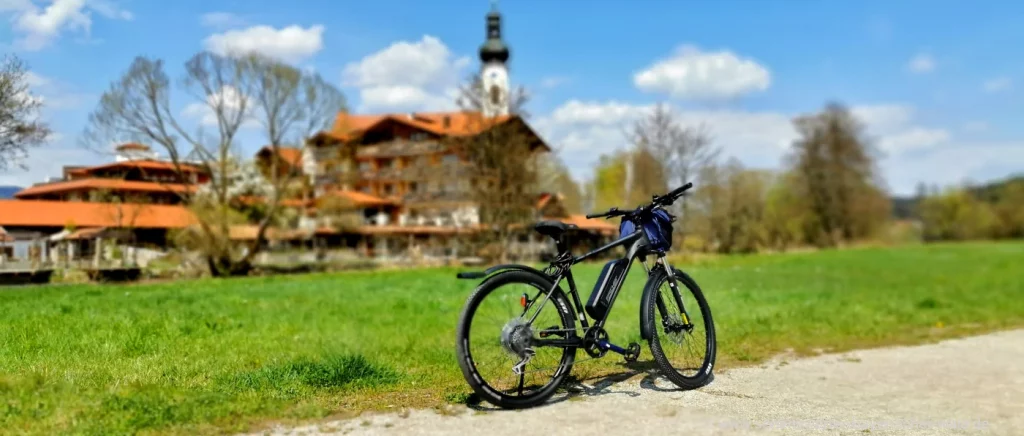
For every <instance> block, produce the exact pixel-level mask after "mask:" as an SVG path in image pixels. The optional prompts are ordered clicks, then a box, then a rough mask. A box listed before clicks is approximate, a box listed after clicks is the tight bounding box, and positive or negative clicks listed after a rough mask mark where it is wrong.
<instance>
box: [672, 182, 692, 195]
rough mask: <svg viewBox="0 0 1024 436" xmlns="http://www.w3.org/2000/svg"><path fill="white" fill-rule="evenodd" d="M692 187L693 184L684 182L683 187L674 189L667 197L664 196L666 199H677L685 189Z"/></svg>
mask: <svg viewBox="0 0 1024 436" xmlns="http://www.w3.org/2000/svg"><path fill="white" fill-rule="evenodd" d="M692 187H693V182H686V184H685V185H683V186H680V187H678V188H676V190H675V191H672V192H669V193H668V195H666V197H678V196H680V195H682V193H683V192H685V191H686V190H687V189H690V188H692Z"/></svg>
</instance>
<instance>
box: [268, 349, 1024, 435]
mask: <svg viewBox="0 0 1024 436" xmlns="http://www.w3.org/2000/svg"><path fill="white" fill-rule="evenodd" d="M605 358H616V357H615V356H606V357H605ZM652 379H653V377H650V376H647V377H644V376H643V375H638V376H637V377H634V378H632V379H630V380H627V381H621V382H611V381H605V382H599V383H598V386H589V387H587V388H586V391H587V393H585V394H583V395H581V396H577V397H573V398H572V399H569V400H566V401H558V400H557V398H556V399H553V404H550V405H547V406H542V407H538V408H535V409H531V410H525V411H479V410H470V409H467V408H466V407H458V408H452V409H449V410H447V411H446V412H445V413H443V414H440V413H438V412H435V411H431V410H425V411H413V412H411V413H395V414H383V415H372V416H371V415H367V416H364V417H362V418H357V419H354V420H348V421H337V422H331V423H324V424H318V425H312V426H307V427H300V428H294V429H276V430H275V431H274V432H273V433H275V434H294V435H298V434H339V435H340V434H348V435H363V434H394V435H466V436H468V435H486V436H500V435H516V436H521V435H532V434H619V433H622V434H686V435H710V434H722V435H725V434H729V435H733V434H801V435H802V434H829V435H834V434H857V435H861V434H867V433H870V434H873V435H874V434H928V435H931V434H936V435H938V434H943V435H945V434H986V435H1011V434H1017V435H1019V434H1022V432H1024V330H1014V331H1007V332H1000V333H994V334H989V335H984V336H975V337H970V338H965V339H956V340H949V341H944V342H941V343H938V344H930V345H923V346H915V347H899V348H882V349H873V350H860V351H854V352H848V353H842V354H836V355H825V356H819V357H813V358H805V359H794V360H789V361H787V360H784V359H781V358H780V359H775V360H773V361H772V362H769V363H767V364H764V365H761V366H759V367H752V368H740V369H734V370H729V371H723V372H721V373H718V374H716V378H715V380H714V382H713V383H711V384H710V385H708V386H706V387H704V388H702V389H700V390H697V391H689V392H682V391H677V390H667V389H663V388H664V387H666V385H665V383H667V381H664V380H658V381H656V382H653V383H652V382H651V381H650V380H652ZM673 428H675V430H673Z"/></svg>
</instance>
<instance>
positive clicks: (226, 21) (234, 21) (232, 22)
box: [199, 12, 245, 29]
mask: <svg viewBox="0 0 1024 436" xmlns="http://www.w3.org/2000/svg"><path fill="white" fill-rule="evenodd" d="M199 22H200V24H202V25H203V26H206V27H213V28H218V29H224V28H230V27H238V26H242V25H245V20H244V19H243V18H242V17H239V16H238V15H235V14H232V13H231V12H208V13H205V14H203V15H202V16H200V17H199Z"/></svg>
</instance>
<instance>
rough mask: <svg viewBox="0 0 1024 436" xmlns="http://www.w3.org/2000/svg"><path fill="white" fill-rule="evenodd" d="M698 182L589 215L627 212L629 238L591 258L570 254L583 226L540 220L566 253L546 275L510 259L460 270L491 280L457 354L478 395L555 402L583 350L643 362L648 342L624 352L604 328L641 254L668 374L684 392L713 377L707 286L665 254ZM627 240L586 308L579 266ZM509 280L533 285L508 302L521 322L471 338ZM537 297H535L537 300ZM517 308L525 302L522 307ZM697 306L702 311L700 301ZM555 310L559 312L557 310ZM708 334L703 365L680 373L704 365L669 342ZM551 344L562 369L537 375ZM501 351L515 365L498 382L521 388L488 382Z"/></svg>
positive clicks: (657, 353)
mask: <svg viewBox="0 0 1024 436" xmlns="http://www.w3.org/2000/svg"><path fill="white" fill-rule="evenodd" d="M692 186H693V184H692V183H687V184H685V185H683V186H682V187H680V188H678V189H676V190H674V191H672V192H670V193H668V194H665V195H663V196H657V195H656V196H654V197H653V199H652V201H651V203H649V204H646V205H643V206H640V207H638V208H636V209H634V210H631V211H622V210H619V209H618V208H612V209H609V210H608V211H606V212H603V213H598V214H588V215H587V218H605V219H611V218H615V217H622V219H621V221H620V224H619V238H618V239H616V240H615V241H612V242H610V243H608V244H606V245H604V246H601V247H598V248H596V249H594V250H592V251H590V252H588V253H586V254H583V255H581V256H573V255H572V253H570V250H569V241H568V238H567V237H566V233H567V232H568V231H569V230H570V229H573V228H576V226H574V225H568V224H564V223H562V222H559V221H541V222H539V223H537V224H535V225H534V230H535V231H537V232H538V233H540V234H542V235H545V236H548V237H550V238H552V239H554V240H555V245H556V248H557V251H558V254H557V255H556V257H555V258H554V260H552V261H551V262H550V264H549V265H548V266H547V267H546V268H545V269H544V271H540V270H537V269H535V268H532V267H530V266H527V265H519V264H502V265H496V266H493V267H491V268H488V269H486V270H485V271H482V272H460V273H458V274H457V276H456V277H457V278H459V279H484V280H483V281H482V282H481V283H480V284H479V285H478V286H477V287H476V289H475V290H474V291H473V292H472V294H471V295H470V296H469V298H468V299H467V300H466V303H465V306H464V307H463V310H462V313H461V315H460V317H459V321H458V327H457V329H456V354H457V357H458V363H459V367H460V368H461V369H462V375H463V377H465V379H466V382H467V383H468V384H469V385H470V386H471V387H472V388H473V391H474V392H476V394H477V395H478V396H480V397H481V398H483V399H484V400H486V401H487V402H489V403H491V404H494V405H495V406H498V407H501V408H506V409H518V408H527V407H533V406H536V405H539V404H541V403H543V402H545V401H547V400H548V399H549V398H550V397H551V396H552V395H554V394H555V391H556V390H557V389H558V387H559V386H560V385H561V384H562V382H563V381H564V379H565V377H566V376H567V375H568V374H569V373H570V372H571V371H572V366H573V364H574V362H575V358H576V350H577V349H583V350H584V351H585V352H586V353H587V354H588V355H590V357H591V359H597V358H601V357H604V356H605V354H606V353H607V352H608V351H613V352H615V353H617V354H620V355H622V356H623V357H624V359H625V360H626V361H627V362H635V361H636V360H637V358H638V357H639V356H640V344H638V343H635V342H633V343H631V344H629V346H628V347H627V348H625V349H624V348H622V347H619V346H617V345H615V344H613V343H611V342H610V341H609V337H608V333H607V331H605V330H604V325H605V323H606V322H607V320H608V316H609V314H610V311H611V307H612V304H613V303H614V302H615V300H616V298H617V297H618V294H619V291H620V290H621V289H622V286H623V284H624V282H625V278H626V276H627V274H628V272H629V270H630V267H631V266H632V264H633V261H634V260H635V259H639V260H640V263H641V265H643V266H644V270H645V271H646V272H647V281H646V284H645V286H644V290H643V295H642V297H641V304H640V337H641V338H642V339H643V340H646V341H647V342H648V346H649V347H650V350H651V354H652V355H653V356H654V360H655V362H656V363H657V366H658V368H659V369H660V372H661V373H662V374H663V375H664V376H666V378H668V379H669V380H670V381H672V382H673V383H674V384H675V385H677V386H679V387H680V388H682V389H696V388H699V387H702V386H704V385H706V384H708V383H710V382H711V380H712V379H713V375H712V367H713V366H714V361H715V354H716V343H715V329H714V322H713V320H712V318H711V309H710V307H709V306H708V303H707V300H706V299H705V298H704V295H703V292H702V291H701V289H700V287H699V286H698V285H697V282H696V281H694V280H693V278H691V277H690V276H689V275H688V274H686V273H684V272H682V271H680V270H678V269H676V268H674V267H672V266H670V265H669V264H668V262H667V261H666V260H665V254H666V253H667V252H668V249H669V248H670V247H671V245H672V239H671V238H672V222H674V221H675V217H674V216H672V214H670V213H669V212H668V211H666V210H665V209H664V206H669V205H671V204H673V203H674V202H675V200H676V199H678V198H679V197H681V196H682V195H683V194H684V193H685V191H686V190H688V189H690V188H691V187H692ZM619 246H623V247H626V255H625V257H623V258H620V259H615V260H611V261H609V262H607V263H606V264H605V265H604V268H603V269H602V271H601V274H600V276H599V278H598V280H597V282H596V283H595V284H594V290H593V291H592V292H591V294H590V297H589V298H588V301H587V304H586V306H585V307H584V306H583V305H582V304H581V303H580V297H579V292H578V291H577V289H576V282H575V280H574V279H573V275H572V270H571V268H572V266H573V265H576V264H578V263H580V262H582V261H584V260H587V259H590V258H592V257H594V256H596V255H598V254H600V253H603V252H606V251H608V250H611V249H613V248H616V247H619ZM650 256H654V257H655V258H656V260H655V262H654V265H653V266H650V267H649V266H648V265H647V258H648V257H650ZM563 279H565V280H566V282H567V283H568V284H569V295H570V296H571V297H572V303H573V305H572V306H570V305H569V302H568V298H567V297H566V294H565V292H564V291H563V290H562V288H561V287H560V286H559V284H560V283H561V281H562V280H563ZM666 283H667V284H668V287H667V288H668V289H669V290H670V291H671V293H670V294H669V295H668V296H667V297H666V296H663V294H662V293H661V292H660V290H661V289H662V286H663V285H664V284H666ZM679 283H682V284H683V286H685V288H686V289H687V290H688V291H689V293H690V294H691V295H692V296H693V299H694V300H695V301H696V303H697V306H698V308H699V312H700V319H701V320H703V323H702V324H703V328H704V331H705V333H704V334H703V335H700V334H699V333H697V334H695V333H694V330H695V329H697V328H698V327H700V325H698V323H699V321H698V320H694V319H693V318H692V317H693V316H695V315H696V314H695V313H691V312H689V311H687V310H686V306H685V305H684V304H683V295H682V294H681V293H680V292H679ZM506 285H525V286H526V287H527V288H528V289H529V290H531V291H530V292H523V293H522V294H520V295H516V294H513V297H511V298H508V299H500V300H499V302H504V303H507V304H509V305H510V306H513V307H511V308H507V309H509V310H507V311H506V316H510V317H511V320H508V321H505V319H508V318H501V319H499V320H498V324H501V329H500V332H498V333H497V334H494V335H484V336H483V342H478V343H475V342H473V341H471V340H470V333H471V332H474V331H476V330H475V329H473V328H471V327H472V323H473V321H475V320H477V319H478V318H481V317H482V316H483V315H485V311H483V309H481V305H482V303H483V302H484V299H485V298H486V297H488V296H491V295H492V294H494V293H495V292H496V291H498V290H499V289H500V288H502V287H503V286H506ZM531 293H532V294H533V296H532V298H531ZM516 296H518V301H516ZM548 301H553V304H552V305H551V306H553V307H554V308H555V310H556V311H557V313H553V314H552V315H551V316H550V317H549V318H546V321H544V322H541V321H539V320H538V317H539V315H540V314H541V310H543V309H544V308H545V306H546V303H547V302H548ZM538 302H539V305H538ZM516 303H518V304H516ZM516 305H517V306H518V307H515V306H516ZM670 305H674V306H675V309H676V310H675V311H674V312H673V311H670ZM534 306H536V310H535V311H534V312H532V314H530V315H528V313H531V312H530V311H531V309H533V308H534ZM690 307H691V309H692V306H690ZM520 310H521V312H520ZM547 313H549V314H551V312H550V311H549V312H547ZM656 314H658V315H660V316H661V332H662V333H663V334H664V339H667V342H666V341H665V340H663V338H662V337H661V336H660V335H659V330H658V329H657V328H656V327H655V322H654V316H655V315H656ZM477 315H480V316H477ZM587 315H589V316H590V318H591V319H592V320H593V324H592V325H591V324H590V322H588V319H587ZM577 320H579V323H580V327H581V329H579V330H577V325H576V321H577ZM549 323H551V324H552V325H551V326H550V327H547V328H541V329H535V328H534V325H549ZM700 336H703V339H704V344H703V346H698V347H697V349H698V350H700V349H701V348H703V351H704V353H705V354H704V357H703V358H702V359H700V365H699V366H698V367H696V370H695V371H693V374H692V375H684V374H683V373H682V372H681V371H680V370H681V369H682V370H688V369H694V368H691V367H685V368H679V369H677V367H676V366H674V364H673V362H672V361H670V360H669V358H668V357H667V356H666V346H668V345H671V343H675V344H677V345H678V344H680V343H682V342H683V341H685V340H687V339H690V338H697V339H699V337H700ZM486 344H492V345H500V348H498V350H497V351H496V352H491V353H487V352H485V351H481V350H478V349H477V346H478V345H481V346H482V345H486ZM687 344H688V343H687ZM687 346H688V349H690V350H692V349H693V348H690V347H689V345H687ZM547 350H561V353H558V352H557V351H554V354H553V355H552V357H553V362H552V363H551V364H552V365H553V366H551V367H550V368H539V369H534V370H532V371H528V370H527V366H528V365H530V364H536V363H537V362H538V361H540V360H542V358H541V357H540V352H542V351H543V352H545V353H546V351H547ZM496 357H497V358H502V357H504V358H505V359H506V360H505V362H503V363H501V364H499V365H498V366H497V368H498V373H499V377H502V374H503V377H504V378H501V379H499V380H497V381H501V380H508V379H511V381H512V384H511V386H508V387H505V388H501V387H496V386H494V384H496V380H493V379H487V378H485V376H484V375H483V374H481V368H480V365H479V364H478V363H480V362H481V361H482V360H487V359H493V358H496ZM586 360H589V359H586ZM509 362H514V363H512V364H511V372H510V373H509V372H508V371H509V368H508V366H507V364H508V363H509ZM545 369H553V370H554V372H553V374H552V375H551V376H550V379H549V380H548V381H547V382H546V383H543V384H540V383H534V382H533V381H532V380H533V378H532V376H531V383H530V384H529V385H527V383H526V376H527V374H532V373H533V372H535V371H540V370H545ZM542 380H543V379H542ZM527 388H529V389H530V390H529V392H526V389H527Z"/></svg>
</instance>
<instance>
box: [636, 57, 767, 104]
mask: <svg viewBox="0 0 1024 436" xmlns="http://www.w3.org/2000/svg"><path fill="white" fill-rule="evenodd" d="M771 81H772V78H771V73H770V72H769V71H768V69H767V68H766V67H764V66H763V65H761V64H759V63H757V61H754V60H752V59H748V58H741V57H739V56H738V55H736V54H735V53H733V52H731V51H727V50H721V51H715V52H704V51H701V50H700V49H699V48H697V47H694V46H691V45H684V46H682V47H680V48H679V49H677V50H676V52H675V53H673V55H672V56H670V57H668V58H665V59H661V60H659V61H657V62H655V63H654V64H652V65H651V66H649V67H647V69H645V70H643V71H640V72H638V73H636V74H634V75H633V84H634V85H636V87H637V88H639V89H640V90H642V91H646V92H653V93H662V94H667V95H669V96H671V97H674V98H682V99H694V100H715V99H731V98H735V97H739V96H742V95H746V94H750V93H753V92H758V91H764V90H766V89H768V87H769V86H770V85H771Z"/></svg>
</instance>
